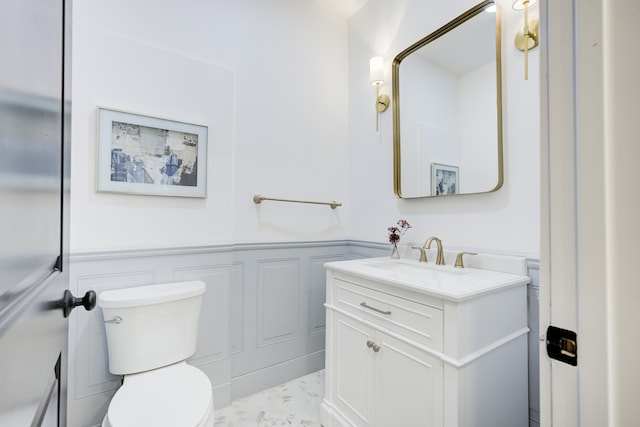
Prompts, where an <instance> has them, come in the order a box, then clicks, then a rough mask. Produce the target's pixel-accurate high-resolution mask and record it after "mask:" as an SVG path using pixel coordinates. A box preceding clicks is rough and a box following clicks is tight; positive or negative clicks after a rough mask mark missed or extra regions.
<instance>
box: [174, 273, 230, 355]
mask: <svg viewBox="0 0 640 427" xmlns="http://www.w3.org/2000/svg"><path fill="white" fill-rule="evenodd" d="M174 280H175V281H176V282H182V281H190V280H202V281H203V282H205V284H206V292H205V294H204V298H203V301H202V309H201V311H200V327H199V328H198V347H197V350H196V354H194V355H193V356H192V357H191V359H190V363H192V364H194V365H204V364H207V363H212V362H216V361H218V360H222V359H226V358H228V357H229V344H230V342H229V328H216V327H213V328H212V327H211V325H228V324H229V314H230V313H229V305H230V302H231V297H230V292H229V289H230V287H231V266H220V267H200V268H181V269H176V271H175V273H174Z"/></svg>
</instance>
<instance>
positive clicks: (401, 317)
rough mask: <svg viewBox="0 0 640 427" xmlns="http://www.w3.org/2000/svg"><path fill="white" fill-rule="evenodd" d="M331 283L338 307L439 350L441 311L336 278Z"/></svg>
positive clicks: (441, 322)
mask: <svg viewBox="0 0 640 427" xmlns="http://www.w3.org/2000/svg"><path fill="white" fill-rule="evenodd" d="M334 283H335V286H336V287H335V304H336V306H337V307H339V308H341V309H343V310H345V311H346V312H348V313H351V314H354V315H356V316H359V317H365V318H367V320H370V321H372V322H375V323H377V324H379V325H380V326H382V327H385V328H387V329H389V330H391V331H393V332H396V333H398V334H401V335H404V336H406V337H407V338H411V339H413V340H414V341H417V342H419V343H420V344H424V345H426V346H429V347H431V348H433V349H434V350H437V351H442V348H443V333H444V330H443V312H442V310H441V309H438V308H434V307H431V306H428V305H424V304H420V303H418V302H415V301H410V300H408V299H404V298H399V297H396V296H394V295H391V294H387V293H384V292H380V291H377V290H374V289H370V288H367V287H364V286H360V285H356V284H353V283H349V282H345V281H343V280H339V279H336V280H335V282H334Z"/></svg>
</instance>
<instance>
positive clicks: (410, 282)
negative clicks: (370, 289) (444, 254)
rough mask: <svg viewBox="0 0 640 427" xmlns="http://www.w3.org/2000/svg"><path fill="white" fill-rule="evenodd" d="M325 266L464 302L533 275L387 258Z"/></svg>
mask: <svg viewBox="0 0 640 427" xmlns="http://www.w3.org/2000/svg"><path fill="white" fill-rule="evenodd" d="M325 267H326V268H327V269H328V270H334V271H338V272H339V271H342V272H345V273H349V274H353V275H357V276H360V277H364V278H368V279H373V280H378V281H382V282H388V283H390V284H394V285H395V286H400V287H403V288H408V289H412V290H415V291H419V292H422V293H427V294H431V295H434V296H438V297H441V298H445V299H449V300H452V301H462V300H465V299H468V298H473V297H477V296H479V295H481V294H484V293H487V292H492V291H496V290H498V289H500V288H504V287H510V286H517V285H521V284H523V283H528V281H529V277H527V276H524V275H520V274H512V273H504V272H500V271H492V270H485V269H479V268H455V267H454V266H453V265H436V264H435V263H434V262H427V263H424V262H419V261H418V260H413V259H392V258H386V257H385V258H368V259H359V260H350V261H337V262H330V263H327V264H325Z"/></svg>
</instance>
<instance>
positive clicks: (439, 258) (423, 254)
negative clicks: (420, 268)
mask: <svg viewBox="0 0 640 427" xmlns="http://www.w3.org/2000/svg"><path fill="white" fill-rule="evenodd" d="M433 241H435V242H436V245H437V246H438V254H437V255H436V265H445V264H444V252H443V250H442V240H440V239H438V238H437V237H429V238H428V239H427V241H426V242H425V243H424V246H423V247H421V248H419V247H417V246H412V247H411V248H412V249H417V250H419V251H420V262H427V249H431V242H433Z"/></svg>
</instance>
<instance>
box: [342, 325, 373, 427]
mask: <svg viewBox="0 0 640 427" xmlns="http://www.w3.org/2000/svg"><path fill="white" fill-rule="evenodd" d="M333 322H334V325H333V328H334V331H335V332H334V334H335V335H334V341H333V343H332V344H333V345H334V350H333V355H334V356H333V357H334V359H333V367H334V369H333V378H332V380H333V383H334V387H333V390H334V391H335V396H332V398H333V401H334V403H335V405H336V406H337V407H338V409H339V410H340V411H342V413H343V414H345V415H346V416H347V417H348V418H349V419H350V420H351V421H352V422H354V423H355V424H356V425H357V426H368V425H372V422H373V419H374V416H375V408H374V404H373V402H374V400H373V399H374V398H373V391H374V386H375V381H374V379H375V377H374V374H375V370H374V358H373V353H372V351H371V347H370V346H373V344H372V343H373V341H372V340H373V337H374V333H375V331H374V330H373V328H371V327H369V326H367V325H365V324H363V323H361V322H358V321H356V320H352V319H350V318H349V317H347V316H343V315H341V314H339V313H335V314H334V320H333Z"/></svg>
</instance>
